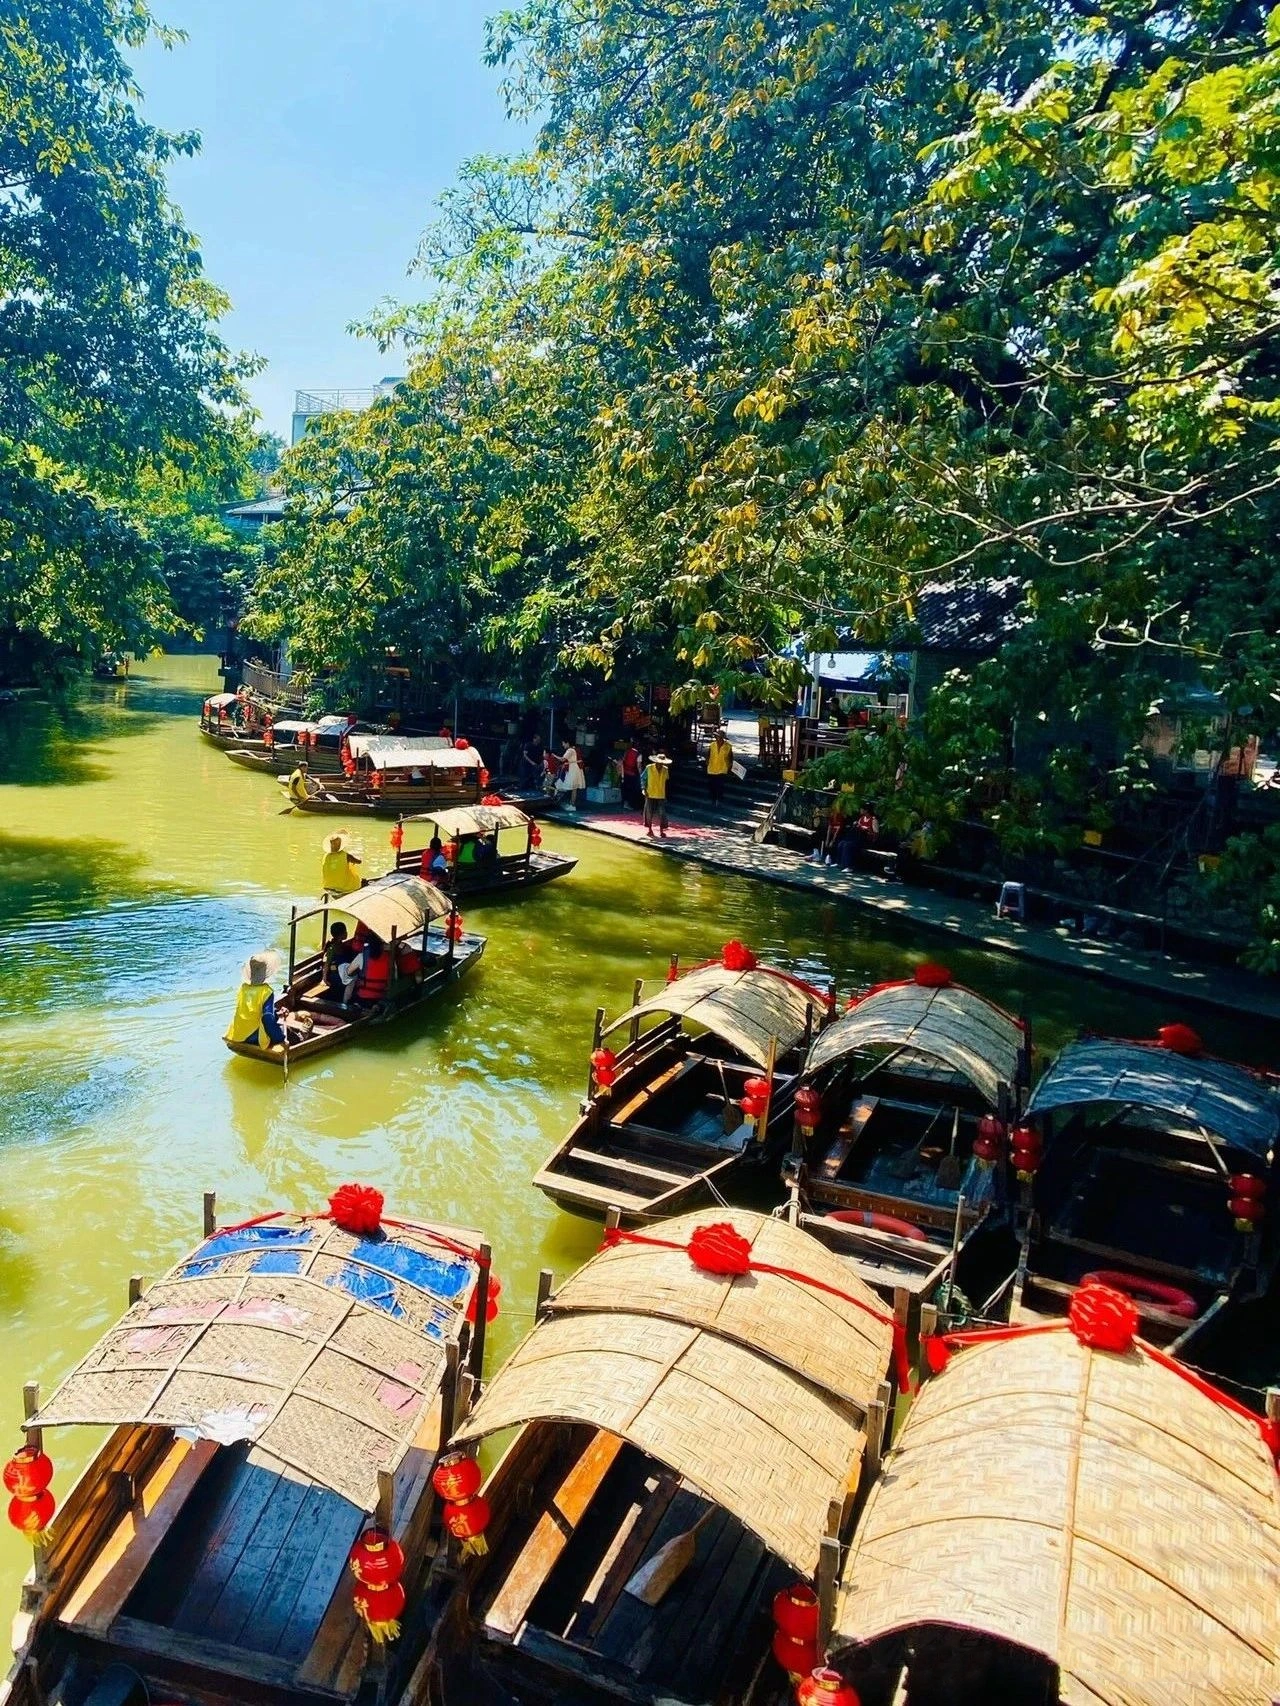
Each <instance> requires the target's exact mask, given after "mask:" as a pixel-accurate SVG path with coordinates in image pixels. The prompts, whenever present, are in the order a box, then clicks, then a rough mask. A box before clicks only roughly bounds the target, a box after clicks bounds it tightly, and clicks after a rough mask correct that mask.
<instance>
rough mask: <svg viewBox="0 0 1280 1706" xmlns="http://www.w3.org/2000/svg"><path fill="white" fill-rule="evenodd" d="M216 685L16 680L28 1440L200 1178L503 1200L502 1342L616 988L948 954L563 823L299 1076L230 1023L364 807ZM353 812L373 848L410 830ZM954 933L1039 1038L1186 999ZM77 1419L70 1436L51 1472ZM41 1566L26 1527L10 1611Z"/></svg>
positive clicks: (203, 663)
mask: <svg viewBox="0 0 1280 1706" xmlns="http://www.w3.org/2000/svg"><path fill="white" fill-rule="evenodd" d="M216 686H217V676H216V674H215V671H214V666H213V662H212V660H211V659H207V658H189V657H188V658H158V659H154V660H152V661H151V662H149V663H147V664H145V665H141V666H138V668H137V669H136V670H135V673H134V675H133V677H132V679H130V680H129V681H128V682H120V683H102V684H96V683H95V684H93V685H91V686H88V687H86V688H85V689H84V690H83V692H82V693H81V695H80V696H79V697H78V698H77V699H76V700H75V701H74V702H73V703H72V704H70V705H51V704H45V703H42V702H39V701H36V700H23V701H22V702H20V703H19V704H18V705H17V706H8V707H0V903H2V905H0V919H2V920H3V923H2V924H0V940H2V944H3V952H0V1374H2V1376H3V1390H0V1405H3V1407H4V1409H3V1413H4V1415H5V1416H6V1418H7V1419H8V1421H9V1422H11V1423H12V1424H13V1427H12V1428H11V1430H10V1436H9V1437H10V1439H11V1440H12V1442H13V1443H15V1444H16V1443H17V1440H18V1435H17V1431H16V1424H17V1422H18V1420H19V1419H20V1416H21V1385H22V1382H23V1381H24V1380H27V1379H38V1380H40V1381H41V1382H42V1383H43V1386H44V1390H45V1391H46V1393H47V1392H48V1391H50V1390H51V1389H52V1387H53V1385H54V1384H55V1383H56V1381H57V1380H58V1378H59V1377H60V1375H61V1373H62V1372H64V1371H65V1370H66V1369H67V1367H68V1366H69V1364H70V1363H71V1362H72V1361H73V1360H74V1359H75V1358H77V1357H78V1356H80V1355H81V1354H82V1353H83V1352H84V1351H85V1350H86V1348H87V1347H88V1346H89V1345H90V1343H91V1342H92V1341H93V1339H94V1338H96V1337H97V1336H98V1335H99V1334H100V1333H101V1332H102V1331H103V1330H104V1329H105V1328H106V1327H107V1326H108V1325H110V1323H111V1322H112V1321H113V1320H114V1319H115V1317H116V1316H117V1315H118V1314H119V1313H120V1312H121V1310H122V1309H123V1308H124V1307H125V1303H126V1292H127V1286H128V1280H129V1276H130V1275H131V1274H133V1273H141V1274H143V1275H145V1276H148V1277H155V1276H156V1275H158V1274H159V1273H161V1272H162V1271H163V1270H164V1269H165V1268H166V1267H167V1266H169V1264H170V1263H172V1262H173V1261H174V1260H176V1259H177V1258H178V1257H179V1256H180V1255H181V1254H183V1253H184V1252H185V1251H186V1250H187V1249H188V1248H190V1246H191V1245H192V1244H194V1243H195V1242H196V1241H197V1240H198V1237H199V1234H200V1199H201V1192H202V1191H205V1190H216V1191H217V1193H218V1209H219V1214H220V1216H221V1217H223V1218H224V1219H232V1218H234V1219H241V1218H244V1217H247V1216H249V1215H253V1214H256V1213H260V1212H263V1211H265V1210H268V1209H271V1208H276V1207H296V1208H300V1209H317V1208H320V1207H322V1206H323V1204H324V1199H325V1197H326V1196H327V1195H328V1193H329V1191H330V1190H332V1188H333V1187H334V1186H335V1185H337V1184H340V1183H341V1182H342V1181H343V1180H346V1179H358V1180H362V1181H366V1182H369V1183H372V1184H376V1185H378V1186H379V1187H380V1188H381V1189H382V1190H383V1191H384V1192H385V1194H386V1197H387V1202H388V1206H389V1209H390V1210H391V1212H393V1213H394V1212H396V1211H400V1212H403V1213H408V1214H423V1215H431V1216H435V1217H438V1218H440V1219H443V1220H450V1221H456V1222H459V1223H461V1224H464V1225H471V1226H477V1227H482V1228H484V1230H485V1231H486V1232H487V1233H488V1235H489V1237H490V1239H491V1240H492V1243H493V1246H494V1251H495V1257H494V1265H495V1271H496V1272H497V1273H498V1274H499V1275H500V1277H501V1279H502V1282H503V1287H504V1290H503V1296H502V1314H501V1316H500V1319H499V1320H498V1321H497V1322H496V1323H495V1327H494V1330H493V1335H492V1339H491V1355H492V1358H493V1360H491V1363H490V1367H493V1366H496V1360H497V1358H500V1357H501V1356H502V1355H504V1354H505V1353H506V1352H507V1351H508V1350H509V1349H510V1348H511V1347H512V1345H513V1344H514V1343H515V1341H516V1339H517V1338H518V1337H519V1336H520V1334H521V1333H522V1332H524V1331H525V1330H526V1329H527V1327H528V1326H529V1323H530V1319H531V1313H532V1302H533V1296H534V1291H535V1287H536V1282H537V1272H538V1269H539V1268H541V1267H551V1268H553V1269H555V1270H556V1272H557V1273H559V1274H564V1273H565V1272H566V1271H568V1270H569V1269H571V1268H572V1267H574V1266H576V1265H577V1264H578V1263H580V1262H581V1261H583V1260H584V1259H585V1258H586V1257H587V1256H588V1255H589V1254H590V1253H591V1251H592V1250H593V1249H594V1248H595V1246H596V1244H597V1242H598V1236H599V1235H598V1231H597V1230H596V1229H595V1228H593V1227H592V1226H590V1225H589V1224H587V1223H586V1222H584V1221H576V1220H573V1219H571V1218H569V1217H566V1216H564V1215H563V1214H561V1213H559V1212H558V1211H557V1210H556V1209H554V1208H553V1207H552V1206H551V1204H549V1203H548V1202H546V1201H545V1200H544V1199H543V1198H542V1197H541V1196H540V1195H539V1194H538V1193H536V1192H535V1191H533V1190H532V1189H531V1188H530V1186H529V1182H528V1181H529V1178H530V1176H531V1174H532V1173H533V1171H534V1169H535V1167H536V1166H537V1164H538V1163H539V1161H540V1160H541V1159H542V1158H543V1156H544V1155H545V1153H546V1152H547V1150H548V1149H549V1148H550V1147H551V1146H552V1144H553V1143H554V1142H555V1141H556V1140H557V1139H558V1138H559V1137H560V1135H561V1134H562V1133H563V1131H564V1130H565V1128H566V1126H567V1124H568V1122H569V1121H570V1120H571V1119H572V1118H573V1115H574V1113H575V1109H576V1106H577V1102H578V1098H579V1096H580V1095H581V1093H582V1090H583V1079H584V1073H585V1066H586V1055H587V1052H588V1049H589V1046H590V1035H591V1024H592V1017H593V1014H594V1011H595V1008H596V1006H597V1004H598V1003H603V1004H604V1005H605V1006H606V1007H607V1008H609V1009H610V1010H611V1011H613V1010H616V1009H619V1008H620V1007H622V1006H623V1005H625V1003H626V1002H627V1001H628V1000H629V997H630V991H631V987H632V983H633V980H634V979H635V978H637V977H642V976H643V977H648V978H654V979H657V980H661V978H662V976H663V973H664V970H665V966H666V962H667V958H668V955H669V954H670V953H672V952H673V951H676V952H679V953H680V955H681V957H682V959H684V960H685V961H686V962H692V961H696V960H698V959H701V958H705V957H706V956H708V955H709V954H711V953H714V952H715V951H717V950H718V949H719V947H720V946H721V944H722V943H723V942H724V941H725V940H726V939H727V938H728V937H730V936H737V937H740V938H741V939H742V940H744V941H746V942H748V943H749V944H750V945H751V946H752V947H753V948H755V949H756V951H757V952H760V953H762V954H764V955H767V956H768V957H769V958H770V959H772V960H775V961H777V962H779V963H781V964H783V965H786V966H788V967H790V968H792V969H794V970H796V971H799V972H801V973H804V974H806V975H814V974H822V975H826V974H833V975H834V976H835V978H836V980H837V983H838V984H839V986H840V988H841V990H842V991H844V990H847V989H849V988H850V987H851V986H853V985H854V984H856V983H862V984H865V983H867V982H870V981H873V980H875V979H879V978H885V977H892V976H895V975H900V974H901V973H902V972H903V971H905V970H907V969H908V968H909V967H910V966H911V965H912V964H913V963H915V962H917V961H919V960H920V959H923V958H927V957H936V956H937V955H938V953H939V948H938V945H937V942H936V939H934V940H932V941H931V940H930V938H928V937H923V936H922V937H920V938H918V939H914V940H913V939H912V938H911V937H909V936H901V937H895V938H892V939H890V938H887V937H885V936H884V935H882V934H880V933H878V930H877V928H876V927H874V926H873V925H871V924H870V923H869V922H868V921H867V920H866V919H865V918H864V917H862V916H861V915H859V914H858V913H856V912H854V911H853V910H851V909H838V908H836V907H834V906H831V905H826V904H818V903H815V902H814V901H813V900H812V899H811V898H809V897H807V896H804V895H800V894H793V893H791V892H788V891H786V890H783V889H779V888H775V887H768V886H764V885H756V884H752V883H749V882H746V881H743V880H739V879H731V878H724V877H720V876H718V875H715V874H712V873H710V872H708V871H704V870H702V869H700V868H698V867H696V866H693V865H689V864H685V863H683V862H679V861H675V860H666V859H662V858H659V857H656V856H655V855H654V854H652V853H650V852H648V851H647V850H645V849H638V848H631V847H628V846H625V845H622V844H620V843H618V842H616V841H613V840H609V839H606V838H605V837H603V836H596V835H591V834H588V833H584V832H582V831H573V830H568V829H563V828H560V827H559V826H555V825H552V826H549V827H548V828H547V830H546V837H545V841H546V845H547V846H548V847H551V848H559V849H563V850H564V851H569V852H572V853H574V854H575V855H576V856H577V857H578V859H579V865H578V869H577V871H576V873H575V874H574V875H573V876H571V877H570V878H568V879H567V880H565V881H562V882H559V883H556V884H554V885H553V886H551V887H549V888H547V889H544V890H541V891H538V892H536V893H534V894H532V895H530V896H529V897H527V898H526V899H524V900H522V901H517V902H515V903H508V904H506V905H491V906H489V907H486V908H484V909H479V908H477V909H473V910H472V911H471V912H470V913H469V922H470V923H471V924H473V925H474V926H478V927H480V928H483V930H484V931H485V932H486V933H487V935H488V937H489V945H488V949H487V951H486V954H485V957H484V959H483V961H482V962H481V964H480V966H479V968H478V969H477V970H476V971H475V972H474V973H472V974H471V976H470V977H469V978H468V979H467V980H465V981H464V983H463V984H461V985H460V986H459V987H458V988H457V990H456V991H455V992H453V993H451V994H450V995H448V996H446V997H445V998H444V999H443V1000H442V1001H441V1002H440V1003H439V1004H438V1005H437V1006H436V1007H435V1008H434V1009H433V1010H429V1011H425V1012H423V1013H421V1014H418V1015H413V1016H410V1017H408V1018H407V1019H405V1020H404V1021H402V1022H401V1023H399V1024H398V1025H393V1026H390V1027H388V1028H387V1029H386V1030H385V1031H383V1032H382V1033H380V1034H379V1035H377V1036H376V1037H374V1038H372V1039H370V1040H369V1041H368V1042H362V1043H360V1044H358V1045H355V1046H353V1047H351V1048H350V1049H347V1050H344V1051H340V1052H338V1053H336V1054H334V1055H329V1056H324V1057H321V1058H320V1059H319V1060H316V1061H313V1062H311V1063H309V1064H304V1065H302V1066H299V1067H296V1068H295V1069H294V1071H293V1073H292V1075H291V1079H290V1082H289V1083H288V1084H287V1085H284V1084H283V1083H282V1082H281V1079H280V1075H279V1074H278V1073H277V1072H274V1071H272V1070H271V1069H269V1068H266V1067H264V1066H260V1065H257V1064H255V1063H252V1062H248V1061H241V1060H236V1059H233V1058H232V1056H231V1055H230V1054H229V1053H228V1052H227V1050H226V1049H225V1047H224V1046H223V1043H222V1031H223V1029H224V1026H225V1024H226V1021H227V1018H228V1015H229V1011H230V1007H231V1003H232V998H233V994H234V990H235V988H236V985H237V982H238V972H239V967H240V965H241V963H242V962H243V960H244V959H245V956H246V955H247V954H248V953H249V952H250V951H251V950H252V949H254V948H257V947H259V946H262V945H264V944H268V945H269V944H272V943H275V944H280V943H282V942H283V940H284V938H285V932H284V929H283V928H282V925H283V922H284V921H285V920H287V917H288V912H289V906H290V903H291V902H293V901H296V900H309V899H311V898H313V897H314V896H315V895H316V894H317V893H318V890H319V874H320V843H321V838H322V836H323V835H324V834H326V833H329V832H330V831H331V830H332V829H334V828H336V827H343V826H342V825H341V824H340V823H335V820H333V819H331V818H326V819H317V818H315V817H302V816H297V815H291V816H281V815H280V807H281V797H280V793H279V790H278V789H277V787H276V786H275V784H274V783H273V782H272V781H271V780H269V778H267V777H265V776H262V775H257V774H253V773H250V772H246V771H244V770H242V769H240V768H239V767H237V766H236V765H233V764H231V763H230V762H229V761H228V760H227V759H226V757H225V756H224V755H223V754H222V753H221V752H220V751H217V750H215V748H213V747H212V746H211V745H210V744H209V743H208V742H206V741H204V740H203V739H202V738H201V737H200V736H199V735H198V733H197V731H196V716H197V712H198V708H199V703H200V700H201V698H202V697H203V695H204V694H205V693H207V692H209V691H210V690H211V689H213V688H215V687H216ZM350 827H351V829H352V831H353V834H354V838H355V841H356V842H357V844H362V846H363V852H364V856H365V862H366V869H372V870H373V871H375V872H376V871H378V870H380V869H382V868H383V867H384V866H385V864H386V863H387V862H388V861H389V858H390V854H389V848H388V840H387V838H388V827H389V826H388V825H386V824H385V823H378V824H370V823H369V822H367V821H364V822H358V823H353V824H352V825H351V826H350ZM947 958H948V961H949V963H950V964H951V965H952V966H953V968H954V970H955V971H956V973H957V975H958V976H960V977H961V978H963V979H964V980H965V981H966V982H969V983H971V984H973V985H975V986H976V987H978V988H979V989H982V990H984V991H986V992H987V993H989V994H990V995H992V996H994V997H996V998H997V999H999V1000H1000V1001H1002V1002H1003V1003H1005V1004H1006V1005H1008V1006H1011V1007H1013V1008H1015V1009H1017V1010H1020V1011H1024V1012H1026V1013H1028V1014H1029V1015H1030V1016H1031V1018H1032V1020H1033V1026H1034V1033H1035V1037H1036V1041H1037V1043H1038V1044H1039V1045H1041V1046H1042V1047H1044V1048H1046V1049H1053V1048H1055V1047H1056V1046H1058V1045H1059V1044H1060V1043H1061V1042H1062V1041H1064V1040H1065V1039H1066V1038H1067V1037H1068V1036H1069V1035H1071V1034H1072V1033H1073V1032H1074V1031H1076V1030H1077V1029H1078V1028H1080V1027H1081V1026H1084V1025H1089V1026H1092V1027H1096V1028H1098V1029H1113V1030H1116V1031H1119V1032H1123V1033H1125V1034H1128V1035H1135V1034H1149V1033H1150V1030H1151V1028H1152V1027H1154V1025H1155V1024H1157V1023H1159V1022H1161V1021H1162V1020H1164V1019H1166V1018H1168V1017H1170V1016H1171V1015H1170V1014H1169V1013H1168V1012H1167V1011H1165V1010H1162V1009H1161V1008H1159V1007H1157V1006H1155V1005H1153V1004H1151V1003H1148V1002H1145V1001H1144V1000H1143V999H1142V998H1140V997H1137V996H1133V995H1126V994H1123V993H1118V992H1112V991H1108V990H1106V989H1103V988H1101V987H1095V986H1093V985H1090V984H1087V983H1084V982H1082V981H1080V980H1076V979H1071V978H1055V977H1053V976H1050V975H1048V974H1046V973H1044V972H1042V971H1040V970H1038V969H1036V968H1033V967H1029V966H1025V965H1023V964H1020V963H1018V962H1014V961H1009V960H1005V959H1003V958H1002V957H1000V956H999V955H995V954H988V953H982V952H969V951H956V952H949V953H948V954H947ZM1197 1022H1198V1023H1200V1021H1197ZM1201 1028H1202V1029H1203V1030H1204V1032H1205V1034H1206V1036H1207V1037H1208V1038H1209V1039H1210V1041H1211V1042H1214V1043H1215V1044H1217V1045H1218V1046H1221V1047H1223V1048H1224V1049H1227V1050H1230V1049H1231V1048H1232V1047H1233V1046H1235V1047H1239V1039H1238V1038H1234V1039H1233V1038H1232V1037H1231V1036H1229V1035H1226V1034H1224V1032H1225V1031H1226V1029H1227V1027H1225V1026H1219V1027H1217V1028H1216V1029H1215V1026H1214V1025H1213V1024H1212V1023H1211V1022H1209V1021H1204V1022H1203V1023H1201ZM86 1435H87V1431H86V1434H78V1433H77V1432H76V1431H75V1430H73V1431H71V1432H70V1433H66V1434H61V1435H56V1436H54V1437H53V1439H52V1442H51V1444H52V1452H53V1455H54V1458H55V1462H56V1463H57V1465H58V1478H57V1481H56V1482H55V1490H56V1491H59V1492H65V1490H66V1487H67V1486H68V1485H69V1483H70V1479H71V1475H72V1473H73V1472H74V1471H75V1470H77V1469H78V1468H79V1467H80V1466H81V1464H82V1463H83V1461H84V1459H85V1458H86V1456H87V1455H88V1453H89V1451H90V1449H91V1447H92V1445H93V1443H94V1442H93V1440H92V1439H90V1438H88V1437H86ZM0 1445H4V1446H5V1449H6V1451H7V1444H6V1442H4V1441H3V1440H0ZM26 1562H27V1553H26V1550H25V1548H24V1547H23V1546H22V1545H21V1544H20V1543H19V1542H18V1541H17V1538H16V1536H14V1535H12V1534H11V1533H10V1532H9V1530H8V1529H7V1527H6V1528H5V1529H4V1532H3V1535H2V1536H0V1603H2V1604H3V1606H5V1607H8V1606H11V1605H12V1604H13V1600H14V1594H15V1592H16V1587H17V1583H18V1580H19V1577H20V1574H21V1572H22V1570H23V1569H24V1568H25V1567H26ZM3 1616H4V1619H5V1626H6V1627H7V1617H8V1612H7V1610H5V1611H4V1613H3Z"/></svg>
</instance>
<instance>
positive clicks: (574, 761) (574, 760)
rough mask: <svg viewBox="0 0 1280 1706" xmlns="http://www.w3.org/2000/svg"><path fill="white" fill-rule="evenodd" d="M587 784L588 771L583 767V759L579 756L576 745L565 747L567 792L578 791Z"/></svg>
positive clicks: (565, 785)
mask: <svg viewBox="0 0 1280 1706" xmlns="http://www.w3.org/2000/svg"><path fill="white" fill-rule="evenodd" d="M586 785H587V778H586V773H585V771H584V770H583V768H582V760H581V759H580V758H579V757H578V749H577V747H576V746H567V747H565V749H564V788H565V792H566V793H570V794H572V793H576V792H577V791H578V790H579V789H580V788H585V787H586Z"/></svg>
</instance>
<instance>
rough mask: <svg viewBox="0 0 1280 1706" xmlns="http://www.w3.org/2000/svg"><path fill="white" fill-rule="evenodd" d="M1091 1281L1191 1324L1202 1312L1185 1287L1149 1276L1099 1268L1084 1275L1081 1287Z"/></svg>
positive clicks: (1116, 1269) (1117, 1269)
mask: <svg viewBox="0 0 1280 1706" xmlns="http://www.w3.org/2000/svg"><path fill="white" fill-rule="evenodd" d="M1090 1280H1093V1281H1094V1282H1095V1283H1096V1284H1098V1285H1110V1286H1114V1287H1115V1289H1116V1290H1117V1291H1123V1292H1127V1293H1128V1294H1129V1296H1130V1297H1136V1298H1137V1300H1138V1302H1139V1303H1154V1304H1156V1305H1157V1306H1158V1307H1159V1308H1161V1309H1164V1310H1166V1311H1167V1312H1168V1313H1169V1314H1170V1315H1182V1316H1184V1317H1185V1318H1186V1319H1187V1320H1188V1321H1194V1320H1195V1318H1196V1316H1197V1315H1198V1314H1199V1313H1200V1305H1199V1304H1198V1303H1197V1302H1196V1300H1195V1298H1194V1297H1192V1295H1191V1293H1190V1292H1189V1291H1183V1289H1182V1288H1181V1286H1176V1285H1166V1284H1165V1283H1164V1281H1163V1280H1154V1279H1148V1278H1147V1276H1146V1275H1145V1274H1126V1273H1123V1272H1121V1270H1120V1269H1119V1268H1095V1269H1094V1271H1093V1273H1091V1274H1086V1275H1085V1276H1084V1278H1083V1279H1082V1280H1081V1281H1080V1284H1081V1285H1088V1284H1089V1282H1090Z"/></svg>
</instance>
